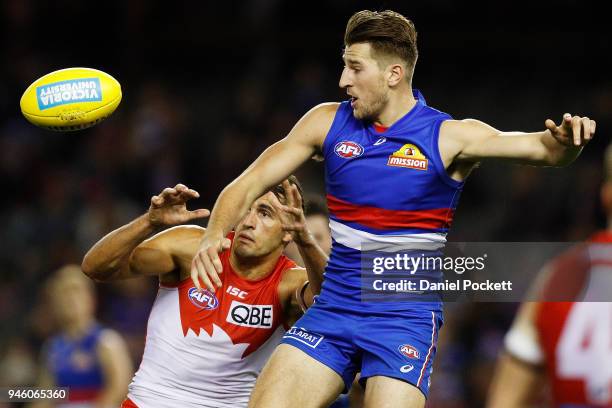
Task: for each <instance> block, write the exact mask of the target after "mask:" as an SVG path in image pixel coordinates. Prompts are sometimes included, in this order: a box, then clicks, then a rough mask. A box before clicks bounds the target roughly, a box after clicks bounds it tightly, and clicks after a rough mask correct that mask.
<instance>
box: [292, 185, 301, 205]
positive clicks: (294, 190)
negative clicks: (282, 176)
mask: <svg viewBox="0 0 612 408" xmlns="http://www.w3.org/2000/svg"><path fill="white" fill-rule="evenodd" d="M291 193H292V195H293V202H294V203H295V207H297V208H299V209H302V196H301V195H300V192H299V190H298V188H297V186H296V185H295V184H294V185H292V186H291Z"/></svg>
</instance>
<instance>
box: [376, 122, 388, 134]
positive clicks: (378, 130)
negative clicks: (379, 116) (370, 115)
mask: <svg viewBox="0 0 612 408" xmlns="http://www.w3.org/2000/svg"><path fill="white" fill-rule="evenodd" d="M387 129H389V126H383V125H377V124H376V123H374V130H375V131H376V133H384V132H385V131H386V130H387Z"/></svg>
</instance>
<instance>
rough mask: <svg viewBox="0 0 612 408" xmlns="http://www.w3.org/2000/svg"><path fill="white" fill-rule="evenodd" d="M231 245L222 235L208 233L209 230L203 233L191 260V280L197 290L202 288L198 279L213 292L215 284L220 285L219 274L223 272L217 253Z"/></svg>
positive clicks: (218, 286)
mask: <svg viewBox="0 0 612 408" xmlns="http://www.w3.org/2000/svg"><path fill="white" fill-rule="evenodd" d="M231 245H232V242H231V241H230V240H229V239H228V238H226V237H224V236H221V235H219V236H217V235H215V234H213V233H209V231H206V232H205V233H204V238H203V239H202V242H201V243H200V249H198V252H197V253H196V255H195V257H194V258H193V260H192V261H191V280H192V281H193V284H194V285H195V287H196V288H197V289H198V290H200V291H201V290H202V285H201V284H200V281H201V282H203V283H204V285H205V286H206V288H207V289H208V290H210V291H211V292H213V293H214V292H215V286H216V287H217V288H220V287H221V279H220V278H219V274H220V273H222V272H223V266H222V265H221V259H219V253H221V252H222V251H224V250H226V249H229V248H230V247H231ZM213 282H214V285H213Z"/></svg>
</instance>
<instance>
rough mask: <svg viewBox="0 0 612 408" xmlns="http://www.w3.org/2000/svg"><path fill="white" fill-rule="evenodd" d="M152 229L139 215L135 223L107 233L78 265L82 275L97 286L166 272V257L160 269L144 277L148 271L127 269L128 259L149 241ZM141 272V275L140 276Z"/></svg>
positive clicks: (147, 220)
mask: <svg viewBox="0 0 612 408" xmlns="http://www.w3.org/2000/svg"><path fill="white" fill-rule="evenodd" d="M154 231H155V228H154V227H153V225H152V224H151V222H150V221H149V217H148V215H146V214H145V215H142V216H140V217H138V218H136V219H135V220H134V221H132V222H130V223H129V224H126V225H124V226H122V227H120V228H117V229H116V230H114V231H112V232H110V233H108V234H107V235H106V236H104V237H103V238H102V239H101V240H99V241H98V242H96V244H95V245H94V246H93V247H91V249H90V250H89V251H87V254H85V257H84V258H83V262H82V264H81V269H83V272H85V274H86V275H87V276H89V277H90V278H92V279H93V280H96V281H98V282H108V281H113V280H119V279H127V278H133V277H135V276H138V275H140V273H144V274H146V275H149V274H150V275H158V274H159V271H160V270H166V272H167V269H168V266H167V262H168V259H167V257H163V256H162V257H160V259H158V261H159V267H156V268H154V270H151V271H150V273H147V272H148V271H147V270H144V269H142V268H141V269H140V270H134V269H132V268H131V267H130V256H131V255H132V252H133V251H134V249H136V247H137V246H138V245H140V244H141V243H142V242H143V241H144V240H145V239H147V238H148V237H150V236H151V235H152V234H153V232H154ZM139 272H140V273H139Z"/></svg>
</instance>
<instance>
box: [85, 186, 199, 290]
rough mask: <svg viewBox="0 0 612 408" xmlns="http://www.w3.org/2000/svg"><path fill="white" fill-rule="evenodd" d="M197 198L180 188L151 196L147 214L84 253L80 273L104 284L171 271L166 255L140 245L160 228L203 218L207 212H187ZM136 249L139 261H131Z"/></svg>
mask: <svg viewBox="0 0 612 408" xmlns="http://www.w3.org/2000/svg"><path fill="white" fill-rule="evenodd" d="M198 196H199V194H198V193H197V192H196V191H195V190H191V189H188V188H187V187H185V186H184V185H182V184H178V185H177V186H176V187H175V188H167V189H164V191H163V192H162V193H161V194H159V195H158V196H153V197H152V198H151V206H150V207H149V211H148V212H147V213H146V214H144V215H142V216H140V217H138V218H137V219H135V220H134V221H132V222H130V223H129V224H127V225H124V226H122V227H120V228H118V229H116V230H114V231H112V232H110V233H109V234H107V235H106V236H105V237H103V238H102V239H101V240H100V241H98V242H97V243H96V244H95V245H94V246H93V247H92V248H91V249H90V250H89V251H88V252H87V254H86V255H85V257H84V258H83V262H82V264H81V268H82V269H83V272H85V274H86V275H87V276H89V277H90V278H92V279H94V280H96V281H101V282H104V281H113V280H118V279H127V278H132V277H135V276H140V275H156V276H159V275H162V274H164V273H167V272H170V271H172V270H173V269H174V268H175V265H174V262H173V260H172V257H171V256H170V255H169V254H168V253H167V251H163V250H162V249H163V248H161V247H159V245H158V246H157V247H155V248H151V245H149V244H150V243H149V244H147V243H145V244H144V245H141V244H143V241H145V240H146V239H147V238H148V237H150V236H151V235H152V234H153V233H154V231H155V230H156V229H157V228H159V227H163V226H168V225H174V224H180V223H184V222H187V221H190V220H193V219H195V218H201V217H206V216H207V215H208V210H203V209H200V210H195V211H188V210H187V208H186V205H185V203H186V201H187V200H190V199H192V198H196V197H198ZM158 242H159V241H156V243H158ZM137 247H139V252H140V253H139V258H138V259H139V260H140V261H134V259H133V256H132V255H133V253H134V251H135V250H136V248H137ZM131 258H132V259H131Z"/></svg>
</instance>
